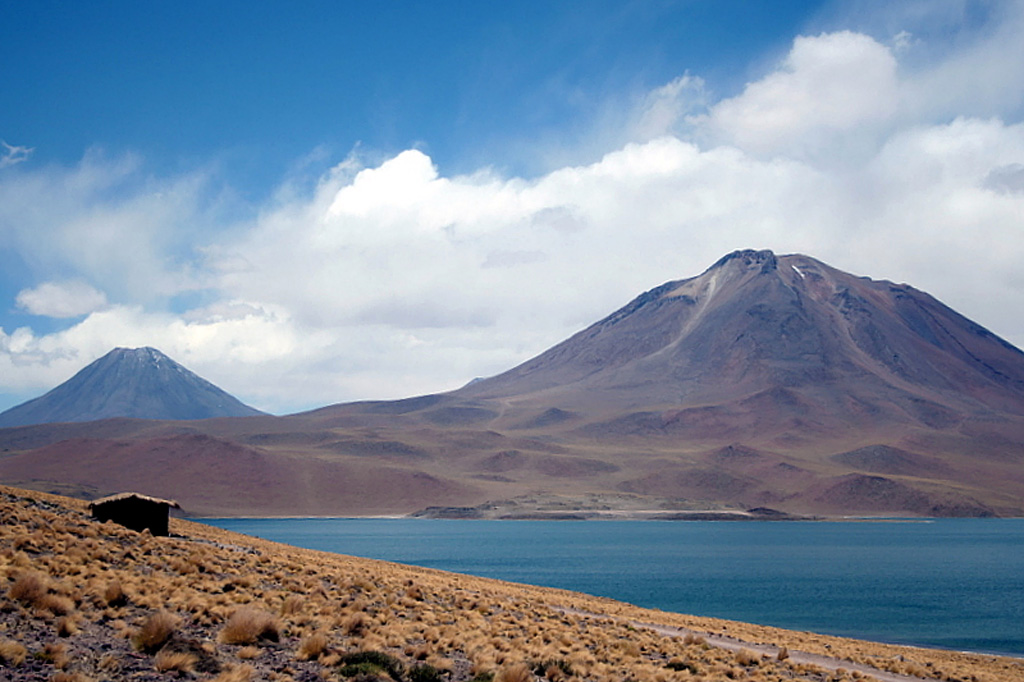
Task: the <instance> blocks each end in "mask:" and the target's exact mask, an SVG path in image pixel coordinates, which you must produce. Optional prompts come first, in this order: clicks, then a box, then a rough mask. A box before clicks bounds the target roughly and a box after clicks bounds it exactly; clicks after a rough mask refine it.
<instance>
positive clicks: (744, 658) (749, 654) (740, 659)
mask: <svg viewBox="0 0 1024 682" xmlns="http://www.w3.org/2000/svg"><path fill="white" fill-rule="evenodd" d="M736 662H737V663H739V664H740V665H743V666H747V665H757V664H758V663H760V662H761V658H760V657H759V656H758V655H757V654H755V653H754V652H753V651H751V650H750V649H740V650H739V651H737V652H736Z"/></svg>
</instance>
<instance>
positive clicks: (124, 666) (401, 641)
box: [0, 487, 1024, 682]
mask: <svg viewBox="0 0 1024 682" xmlns="http://www.w3.org/2000/svg"><path fill="white" fill-rule="evenodd" d="M20 494H21V493H18V494H17V495H20ZM17 495H16V494H13V493H9V492H8V493H7V494H6V496H5V489H3V488H2V487H0V522H2V523H0V581H5V583H6V586H7V588H6V590H4V593H3V596H0V661H2V666H3V667H2V669H0V679H3V680H4V681H5V682H8V680H10V681H11V682H24V681H27V680H48V679H50V678H51V677H52V676H53V675H54V674H56V673H58V672H60V673H62V674H67V675H69V676H70V675H81V676H84V677H90V678H92V679H94V680H120V679H154V680H155V679H157V676H166V677H167V678H170V677H172V676H178V677H182V678H185V679H191V680H195V681H196V682H212V681H214V680H220V682H245V681H246V680H253V681H255V680H268V681H274V682H287V681H289V680H291V681H293V682H294V681H296V680H316V679H330V680H340V679H342V678H341V677H340V676H339V675H340V671H341V670H342V669H343V668H345V667H346V666H349V665H352V662H351V661H352V659H351V658H350V657H351V655H352V654H355V653H360V654H363V655H364V656H370V657H371V658H373V657H377V658H374V660H377V661H378V664H379V663H380V662H381V661H384V662H387V661H393V662H394V663H393V665H394V669H395V670H401V671H402V672H401V675H400V676H401V677H402V680H403V682H471V680H474V679H475V680H476V682H543V681H544V680H547V681H548V682H605V681H606V680H607V681H622V680H628V681H629V682H696V681H697V680H702V681H705V682H728V681H729V680H737V681H739V680H744V681H746V680H750V682H852V681H853V680H856V679H860V678H863V677H865V676H864V675H863V674H862V673H860V672H858V671H857V670H856V669H855V668H854V666H855V665H856V664H857V663H873V664H874V665H876V666H878V667H881V668H885V669H890V670H893V671H894V672H901V673H910V672H913V673H917V674H919V675H922V676H924V677H925V678H926V679H927V680H930V681H934V682H940V681H941V682H953V681H957V682H970V681H971V680H972V677H973V678H974V679H976V680H977V681H978V682H1020V681H1021V680H1022V679H1024V666H1022V665H1021V663H1020V662H1019V661H1014V660H1012V659H1000V658H997V657H991V656H976V655H971V654H959V653H956V652H939V651H927V650H920V649H909V648H904V647H892V646H887V645H880V644H873V643H869V642H858V641H855V640H844V639H838V638H831V637H823V636H819V635H814V634H811V633H795V632H787V631H784V630H777V629H773V628H763V627H759V626H755V625H746V624H742V623H727V622H725V621H719V620H714V619H706V618H696V617H692V616H685V615H682V614H671V613H662V612H653V611H645V610H642V609H639V608H636V607H632V606H629V605H625V604H620V603H617V602H613V601H609V600H602V599H595V598H591V597H587V596H585V595H579V594H574V593H569V592H563V591H558V590H548V589H543V588H534V587H528V586H522V585H511V584H507V583H500V582H497V581H491V580H484V579H478V578H472V577H469V576H457V575H451V574H445V573H441V572H439V571H431V570H427V569H418V568H412V567H404V566H397V565H394V564H386V563H382V562H372V561H368V560H362V559H354V558H351V557H340V556H334V555H328V554H322V553H318V552H311V551H307V550H300V549H296V548H286V547H282V546H280V545H275V544H273V543H269V542H265V541H262V540H257V539H253V538H245V537H242V536H238V535H234V534H231V533H228V532H226V531H221V530H218V529H214V528H210V527H207V526H200V525H197V524H191V523H187V522H182V521H177V520H172V532H173V533H175V535H176V536H177V537H170V538H154V537H152V536H147V535H145V534H138V533H134V532H132V531H128V530H126V529H123V528H120V527H118V526H114V525H113V524H96V523H95V522H93V521H91V520H90V519H88V517H87V516H85V514H84V513H82V512H81V511H80V508H78V507H76V506H75V505H76V504H77V503H75V502H73V501H67V500H61V499H58V498H49V497H47V496H42V495H39V496H36V494H34V493H33V494H32V495H33V499H35V500H38V502H35V503H33V504H32V505H27V504H22V503H21V502H19V501H18V500H17V499H16V498H17ZM0 584H2V583H0ZM80 595H84V596H80ZM129 595H130V597H129ZM44 598H60V599H63V600H65V601H63V602H62V603H61V605H57V602H56V601H53V600H51V602H52V603H51V606H49V607H45V608H44V607H43V606H41V605H45V604H46V603H47V602H46V600H45V599H44ZM55 605H56V610H57V611H61V610H68V606H69V605H70V606H71V608H73V610H70V611H69V612H68V613H66V614H63V615H60V614H56V613H55V612H54V611H53V610H52V609H53V606H55ZM586 614H595V615H586ZM638 623H654V624H657V625H658V626H660V627H664V628H679V630H678V631H677V633H678V634H675V635H672V634H659V633H658V632H654V631H653V630H651V629H649V628H646V627H642V626H640V625H638ZM725 628H728V629H727V632H728V634H729V635H730V636H732V637H735V638H737V639H739V640H742V641H744V642H748V643H751V644H749V645H746V646H748V649H749V651H747V652H742V651H741V652H739V653H735V652H732V651H727V650H725V649H721V648H717V647H716V646H715V639H714V635H715V634H717V633H721V632H723V630H724V629H725ZM687 633H689V634H687ZM62 635H63V636H62ZM267 642H275V643H274V644H272V645H268V644H267ZM755 642H767V643H771V645H772V646H771V647H770V648H768V649H764V648H759V647H758V645H756V644H752V643H755ZM133 645H134V646H133ZM136 647H137V648H136ZM800 651H807V652H812V653H819V654H823V655H829V654H830V653H831V655H833V656H836V657H838V658H844V659H849V660H848V661H844V662H843V663H842V664H841V665H842V666H843V667H845V668H847V669H848V670H847V671H846V672H843V673H840V672H837V671H834V670H833V671H824V670H822V669H821V668H817V667H815V666H811V665H806V664H799V663H793V658H794V657H796V655H797V654H798V653H799V652H800ZM769 652H770V653H769ZM766 654H767V655H766ZM363 663H364V664H367V665H366V667H367V670H369V667H370V666H372V665H375V664H374V663H373V661H372V660H370V659H367V660H366V661H363ZM356 665H357V666H358V665H359V664H356ZM389 665H392V664H390V663H389ZM381 670H383V668H380V666H379V665H378V673H377V676H378V678H379V677H380V675H385V676H386V675H387V674H388V673H386V672H384V673H381V672H380V671H381ZM364 672H365V671H364ZM356 674H359V671H358V670H356ZM858 676H859V677H858ZM364 679H365V680H366V682H370V679H369V677H366V678H364Z"/></svg>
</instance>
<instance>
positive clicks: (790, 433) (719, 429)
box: [0, 251, 1024, 518]
mask: <svg viewBox="0 0 1024 682" xmlns="http://www.w3.org/2000/svg"><path fill="white" fill-rule="evenodd" d="M0 481H4V482H6V483H9V484H12V485H19V486H22V487H29V488H34V489H39V490H45V491H60V492H67V493H69V494H74V495H79V496H83V497H93V496H97V495H102V494H107V493H112V492H117V491H119V490H124V489H129V488H130V489H135V490H139V491H140V492H145V493H147V494H151V495H155V496H158V497H170V498H174V499H177V500H179V501H180V502H181V503H182V505H183V507H184V508H185V510H186V511H187V512H188V513H190V514H195V515H259V516H273V515H367V514H408V513H414V512H417V511H421V510H426V511H425V512H424V513H427V514H432V515H440V516H445V515H456V516H463V517H466V516H470V517H474V516H475V517H524V516H525V517H529V516H548V517H550V516H561V517H573V518H589V517H594V516H602V515H608V514H618V515H631V516H634V517H638V518H648V517H652V516H659V515H660V516H666V515H667V516H678V515H681V514H692V513H699V514H703V513H708V512H713V513H722V512H727V513H733V514H735V513H740V514H742V513H745V512H746V511H747V510H750V509H758V510H762V512H764V511H767V512H768V513H769V514H773V513H775V512H782V513H786V514H795V515H850V514H855V515H907V516H1021V515H1024V353H1022V352H1021V351H1020V350H1018V349H1017V348H1015V347H1013V346H1011V345H1010V344H1008V343H1006V342H1005V341H1003V340H1002V339H1000V338H999V337H997V336H995V335H994V334H992V333H991V332H989V331H987V330H985V329H983V328H982V327H980V326H978V325H977V324H974V323H973V322H971V321H970V320H967V319H966V318H964V317H963V316H961V315H959V314H958V313H956V312H955V311H953V310H951V309H950V308H948V307H947V306H944V305H943V304H942V303H940V302H939V301H937V300H935V299H934V298H932V297H931V296H929V295H928V294H926V293H924V292H921V291H918V290H916V289H914V288H913V287H910V286H908V285H905V284H894V283H892V282H887V281H876V280H871V279H868V278H865V277H857V276H854V275H851V274H848V273H845V272H841V271H839V270H836V269H835V268H832V267H830V266H828V265H826V264H824V263H821V262H820V261H817V260H815V259H813V258H810V257H807V256H802V255H786V256H777V255H775V254H774V253H772V252H770V251H738V252H735V253H732V254H729V255H728V256H726V257H724V258H722V259H721V260H720V261H718V262H717V263H715V264H714V265H712V266H711V267H710V268H708V270H707V271H705V272H704V273H702V274H700V275H698V276H696V277H691V278H689V279H684V280H678V281H673V282H668V283H666V284H664V285H662V286H659V287H656V288H655V289H652V290H651V291H648V292H646V293H644V294H642V295H640V296H639V297H637V298H636V299H635V300H633V301H632V302H630V303H629V304H627V305H626V306H624V307H622V308H621V309H619V310H617V311H615V312H614V313H612V314H611V315H609V316H607V317H606V318H604V319H603V320H600V321H598V322H596V323H594V324H593V325H591V326H590V327H588V328H586V329H584V330H582V331H580V332H579V333H577V334H575V335H573V336H572V337H571V338H569V339H567V340H565V341H564V342H562V343H560V344H557V345H555V346H554V347H552V348H551V349H549V350H548V351H546V352H544V353H542V354H540V355H538V356H537V357H535V358H533V359H531V360H529V361H527V362H525V363H523V364H522V365H520V366H518V367H515V368H512V369H510V370H509V371H507V372H505V373H503V374H500V375H498V376H495V377H491V378H488V379H483V380H479V381H475V382H473V383H471V384H470V385H468V386H466V387H464V388H462V389H459V390H457V391H453V392H450V393H445V394H438V395H427V396H420V397H415V398H409V399H406V400H397V401H377V402H359V403H349V404H342V405H334V406H330V407H325V408H323V409H320V410H315V411H312V412H308V413H304V414H298V415H292V416H288V417H267V416H256V417H246V418H232V419H211V420H202V421H187V422H181V421H177V422H170V421H163V422H158V421H140V420H126V419H120V420H104V421H99V422H90V423H84V424H77V425H76V424H49V425H41V426H23V427H19V428H9V429H0ZM428 508H429V509H428Z"/></svg>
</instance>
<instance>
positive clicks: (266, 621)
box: [219, 606, 281, 644]
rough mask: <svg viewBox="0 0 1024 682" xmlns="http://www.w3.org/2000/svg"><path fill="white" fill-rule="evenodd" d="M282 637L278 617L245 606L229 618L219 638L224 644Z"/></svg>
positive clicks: (273, 640) (247, 642) (254, 641)
mask: <svg viewBox="0 0 1024 682" xmlns="http://www.w3.org/2000/svg"><path fill="white" fill-rule="evenodd" d="M280 637H281V626H280V624H279V623H278V620H277V618H275V617H274V616H272V615H271V614H269V613H267V612H266V611H261V610H260V609H256V608H252V607H249V606H243V607H242V608H240V609H238V610H237V611H235V612H234V613H232V614H231V617H230V618H228V622H227V624H226V625H225V626H224V628H223V629H222V630H221V631H220V637H219V639H220V641H221V642H222V643H224V644H255V643H257V642H258V641H260V640H269V641H271V642H276V641H278V640H279V639H280Z"/></svg>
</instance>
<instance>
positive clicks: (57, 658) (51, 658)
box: [38, 642, 71, 670]
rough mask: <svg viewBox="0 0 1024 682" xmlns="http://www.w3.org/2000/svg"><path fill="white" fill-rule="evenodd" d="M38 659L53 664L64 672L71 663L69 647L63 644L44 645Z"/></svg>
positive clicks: (49, 643)
mask: <svg viewBox="0 0 1024 682" xmlns="http://www.w3.org/2000/svg"><path fill="white" fill-rule="evenodd" d="M38 657H39V658H40V659H41V660H43V661H47V662H49V663H52V664H53V667H54V668H57V669H58V670H63V669H64V668H66V667H67V665H68V663H70V662H71V656H70V655H69V654H68V647H67V645H66V644H64V643H63V642H47V643H46V644H44V645H43V650H42V651H41V652H39V654H38Z"/></svg>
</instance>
